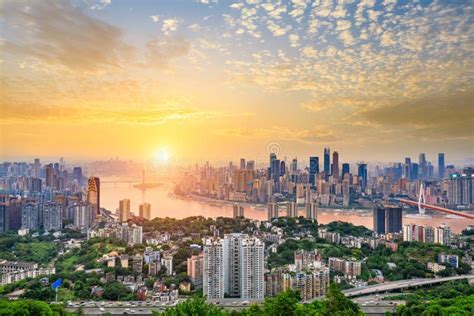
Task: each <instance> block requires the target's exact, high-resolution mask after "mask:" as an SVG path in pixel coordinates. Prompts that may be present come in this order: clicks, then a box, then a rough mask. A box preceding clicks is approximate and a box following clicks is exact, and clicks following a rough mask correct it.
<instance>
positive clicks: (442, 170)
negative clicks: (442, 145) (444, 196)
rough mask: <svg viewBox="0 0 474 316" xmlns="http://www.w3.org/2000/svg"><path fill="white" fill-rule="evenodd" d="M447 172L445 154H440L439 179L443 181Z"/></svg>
mask: <svg viewBox="0 0 474 316" xmlns="http://www.w3.org/2000/svg"><path fill="white" fill-rule="evenodd" d="M445 172H446V167H445V162H444V153H439V154H438V178H439V179H443V178H444V174H445Z"/></svg>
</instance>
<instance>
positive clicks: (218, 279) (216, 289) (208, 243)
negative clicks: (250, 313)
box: [202, 238, 227, 299]
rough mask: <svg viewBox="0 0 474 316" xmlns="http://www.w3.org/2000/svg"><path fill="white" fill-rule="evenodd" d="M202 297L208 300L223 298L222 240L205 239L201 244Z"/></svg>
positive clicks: (224, 256) (223, 256)
mask: <svg viewBox="0 0 474 316" xmlns="http://www.w3.org/2000/svg"><path fill="white" fill-rule="evenodd" d="M203 254H204V255H203V271H202V272H203V284H202V287H203V295H204V296H206V297H207V298H208V299H221V298H224V291H225V283H226V281H225V279H224V258H226V257H227V254H225V255H224V240H222V239H219V238H217V239H211V238H208V239H205V240H204V242H203Z"/></svg>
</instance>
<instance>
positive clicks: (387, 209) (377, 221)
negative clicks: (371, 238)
mask: <svg viewBox="0 0 474 316" xmlns="http://www.w3.org/2000/svg"><path fill="white" fill-rule="evenodd" d="M402 219H403V212H402V208H401V206H398V205H380V204H376V205H374V208H373V223H374V232H376V233H377V234H388V233H399V232H400V231H401V230H402V222H403V220H402Z"/></svg>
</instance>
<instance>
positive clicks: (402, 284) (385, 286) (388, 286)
mask: <svg viewBox="0 0 474 316" xmlns="http://www.w3.org/2000/svg"><path fill="white" fill-rule="evenodd" d="M463 279H468V280H470V279H474V275H470V274H469V275H461V276H454V277H446V278H435V279H410V280H401V281H394V282H387V283H382V284H377V285H370V286H366V287H363V288H355V289H348V290H344V291H343V293H344V294H345V295H346V296H347V297H354V296H362V295H370V294H375V293H380V292H388V291H393V290H401V289H407V288H411V287H416V286H423V285H430V284H436V283H443V282H449V281H456V280H463Z"/></svg>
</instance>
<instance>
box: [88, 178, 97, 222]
mask: <svg viewBox="0 0 474 316" xmlns="http://www.w3.org/2000/svg"><path fill="white" fill-rule="evenodd" d="M87 202H88V203H90V204H92V206H93V207H94V210H95V214H96V216H97V215H98V214H100V179H99V178H97V177H94V176H91V177H90V178H89V180H88V181H87Z"/></svg>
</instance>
